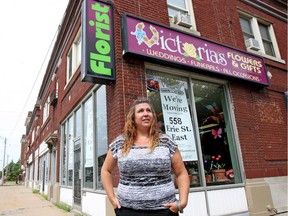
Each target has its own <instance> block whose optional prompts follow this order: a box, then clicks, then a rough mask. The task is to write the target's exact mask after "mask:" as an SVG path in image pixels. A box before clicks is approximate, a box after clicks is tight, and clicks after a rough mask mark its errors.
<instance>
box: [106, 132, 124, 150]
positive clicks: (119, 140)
mask: <svg viewBox="0 0 288 216" xmlns="http://www.w3.org/2000/svg"><path fill="white" fill-rule="evenodd" d="M124 140H125V137H124V135H123V134H121V135H118V136H117V137H116V138H115V139H114V140H113V141H112V142H111V143H110V145H109V146H110V147H116V146H117V147H119V146H122V145H123V143H124Z"/></svg>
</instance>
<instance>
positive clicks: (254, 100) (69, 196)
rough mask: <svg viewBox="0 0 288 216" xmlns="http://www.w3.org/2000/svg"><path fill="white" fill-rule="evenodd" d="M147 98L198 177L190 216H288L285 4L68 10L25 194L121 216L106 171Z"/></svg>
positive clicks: (43, 93)
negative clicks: (134, 110)
mask: <svg viewBox="0 0 288 216" xmlns="http://www.w3.org/2000/svg"><path fill="white" fill-rule="evenodd" d="M138 97H147V98H149V100H150V101H151V103H152V104H153V105H154V108H155V110H156V112H157V118H158V119H157V120H158V126H159V129H161V130H162V131H163V132H164V133H167V134H168V135H169V136H171V137H172V139H173V140H174V141H175V142H176V143H177V144H178V147H179V149H180V152H181V155H182V158H183V160H184V163H185V166H186V168H187V171H188V173H189V175H190V177H191V181H190V182H191V184H190V193H189V202H188V205H187V207H186V208H185V211H184V214H183V215H185V216H192V215H199V216H202V215H203V216H206V215H209V216H212V215H213V216H216V215H239V216H240V215H241V216H242V215H274V214H276V213H277V214H287V2H286V1H281V0H276V1H272V0H263V1H252V0H229V1H227V0H215V1H210V0H179V1H173V0H167V1H166V0H159V1H140V0H135V1H125V0H124V1H123V0H122V1H120V0H115V1H94V0H84V1H72V0H71V1H69V3H68V6H67V9H66V11H65V14H64V18H63V21H62V23H61V26H60V28H59V32H58V36H57V39H56V42H55V44H54V48H53V51H52V54H51V57H50V61H49V63H48V66H47V69H46V74H45V76H44V78H43V82H42V85H41V88H40V90H39V94H38V98H37V101H36V103H35V104H36V105H35V107H34V110H33V111H32V112H29V114H28V116H27V121H26V122H25V125H26V133H25V135H23V137H22V141H21V142H22V156H21V160H22V161H21V163H22V165H23V166H25V168H26V169H25V183H26V186H27V187H31V188H33V189H36V190H39V191H40V192H41V193H44V194H47V195H48V198H49V200H51V201H52V202H54V203H57V202H62V203H65V204H67V205H69V206H71V207H72V208H73V209H74V210H75V211H78V212H82V213H84V214H87V215H107V216H108V215H109V216H110V215H111V216H112V215H114V212H113V208H112V206H111V205H110V203H109V201H108V198H107V196H106V195H105V192H104V190H103V187H102V184H101V176H100V169H101V166H102V164H103V161H104V159H105V155H106V152H107V150H108V145H109V143H110V142H111V141H112V140H113V139H114V138H116V136H118V135H119V134H121V133H122V130H123V126H124V122H125V116H126V114H127V112H128V109H129V106H130V104H131V103H132V102H133V101H134V100H135V99H136V98H138ZM221 171H222V176H221ZM219 173H220V174H219ZM172 178H174V177H173V175H172ZM118 180H119V175H118V172H117V170H116V171H115V173H114V175H113V182H114V184H115V189H116V188H117V182H118ZM175 187H176V191H177V181H176V179H175Z"/></svg>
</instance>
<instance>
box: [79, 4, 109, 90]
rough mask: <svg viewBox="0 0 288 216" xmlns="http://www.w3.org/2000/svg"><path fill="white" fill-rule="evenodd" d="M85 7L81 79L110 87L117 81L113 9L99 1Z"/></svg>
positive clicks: (83, 12) (83, 11) (83, 14)
mask: <svg viewBox="0 0 288 216" xmlns="http://www.w3.org/2000/svg"><path fill="white" fill-rule="evenodd" d="M83 4H84V5H83V7H82V8H83V10H82V64H81V65H82V68H81V79H82V81H86V82H93V83H100V84H110V83H111V82H113V81H115V66H114V65H115V52H114V29H113V23H114V22H113V7H112V6H111V4H109V3H107V2H102V1H95V0H84V3H83Z"/></svg>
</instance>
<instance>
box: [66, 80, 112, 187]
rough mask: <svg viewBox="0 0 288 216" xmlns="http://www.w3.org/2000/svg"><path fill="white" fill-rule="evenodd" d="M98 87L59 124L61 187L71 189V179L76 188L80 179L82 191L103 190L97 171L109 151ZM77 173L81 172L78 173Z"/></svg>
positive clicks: (102, 88) (103, 104)
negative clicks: (60, 134) (83, 189)
mask: <svg viewBox="0 0 288 216" xmlns="http://www.w3.org/2000/svg"><path fill="white" fill-rule="evenodd" d="M97 87H98V88H97V89H95V90H93V92H91V93H90V95H91V96H90V97H89V98H88V99H86V101H84V102H81V104H80V105H79V107H80V108H78V109H77V110H76V111H75V112H73V115H72V116H71V117H70V118H69V119H67V120H66V121H65V122H64V123H63V124H62V143H61V146H62V152H61V156H62V158H61V165H62V167H61V168H62V171H61V175H62V176H61V184H62V185H69V186H72V185H73V179H74V187H75V183H76V184H78V183H79V177H80V178H81V181H82V179H83V187H84V188H91V189H96V188H97V189H98V188H100V189H102V188H103V187H102V185H101V176H100V170H101V167H102V165H103V162H104V159H105V156H106V153H107V149H108V143H107V109H106V86H104V85H103V86H97ZM82 114H83V119H82ZM82 122H83V123H82ZM82 125H83V128H82ZM82 133H83V134H82ZM81 141H83V158H81V152H80V151H81ZM76 151H77V153H76ZM94 155H97V159H98V160H96V161H95V156H94ZM82 159H83V160H82ZM80 161H81V163H80ZM82 161H83V166H82ZM75 167H76V168H75ZM80 169H81V170H82V172H79V170H80ZM96 173H97V175H96ZM80 175H81V176H80ZM67 176H68V181H67V178H66V177H67ZM95 179H96V181H95Z"/></svg>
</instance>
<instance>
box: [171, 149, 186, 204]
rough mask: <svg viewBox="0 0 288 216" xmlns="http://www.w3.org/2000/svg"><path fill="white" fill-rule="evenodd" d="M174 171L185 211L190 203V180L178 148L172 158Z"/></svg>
mask: <svg viewBox="0 0 288 216" xmlns="http://www.w3.org/2000/svg"><path fill="white" fill-rule="evenodd" d="M172 169H173V172H174V174H175V177H176V181H177V184H178V190H179V200H180V202H181V207H182V208H183V209H184V208H185V207H186V205H187V203H188V194H189V188H190V180H189V176H188V173H187V170H186V168H185V166H184V163H183V160H182V157H181V154H180V151H179V149H178V148H177V149H176V151H175V153H174V155H173V157H172Z"/></svg>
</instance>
